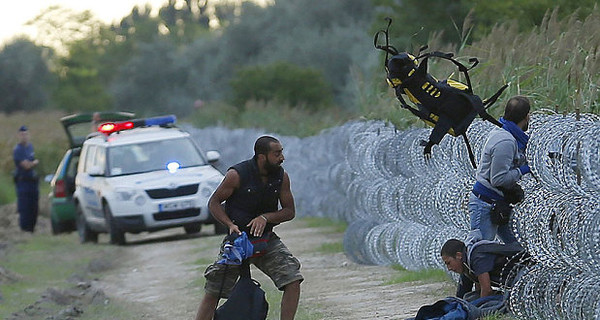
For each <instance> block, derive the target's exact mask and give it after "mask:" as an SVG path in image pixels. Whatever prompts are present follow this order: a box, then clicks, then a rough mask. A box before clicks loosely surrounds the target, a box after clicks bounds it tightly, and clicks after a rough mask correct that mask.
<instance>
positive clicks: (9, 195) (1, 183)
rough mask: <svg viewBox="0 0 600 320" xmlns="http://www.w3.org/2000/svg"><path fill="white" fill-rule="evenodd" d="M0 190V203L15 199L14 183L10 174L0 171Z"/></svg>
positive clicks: (10, 201)
mask: <svg viewBox="0 0 600 320" xmlns="http://www.w3.org/2000/svg"><path fill="white" fill-rule="evenodd" d="M0 190H2V191H0V205H3V204H8V203H12V202H15V201H17V194H16V191H15V183H14V182H13V179H12V176H11V175H10V174H7V173H3V172H0Z"/></svg>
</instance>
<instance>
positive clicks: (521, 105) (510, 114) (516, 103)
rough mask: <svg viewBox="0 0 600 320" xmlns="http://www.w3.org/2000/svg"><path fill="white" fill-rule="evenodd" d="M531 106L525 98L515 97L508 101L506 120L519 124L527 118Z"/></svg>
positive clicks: (505, 113)
mask: <svg viewBox="0 0 600 320" xmlns="http://www.w3.org/2000/svg"><path fill="white" fill-rule="evenodd" d="M530 109H531V104H530V103H529V99H527V97H524V96H514V97H512V98H510V99H509V100H508V102H507V103H506V107H505V108H504V119H506V120H509V121H512V122H514V123H519V122H521V120H523V119H525V117H527V114H528V113H529V110H530Z"/></svg>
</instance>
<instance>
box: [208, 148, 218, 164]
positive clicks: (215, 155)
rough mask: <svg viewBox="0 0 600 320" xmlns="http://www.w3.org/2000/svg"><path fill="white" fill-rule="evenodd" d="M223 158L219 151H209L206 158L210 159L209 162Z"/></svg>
mask: <svg viewBox="0 0 600 320" xmlns="http://www.w3.org/2000/svg"><path fill="white" fill-rule="evenodd" d="M220 158H221V154H220V153H219V151H214V150H213V151H208V152H207V153H206V160H208V162H209V163H213V162H217V161H219V159H220Z"/></svg>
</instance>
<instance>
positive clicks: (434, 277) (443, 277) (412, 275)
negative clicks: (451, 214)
mask: <svg viewBox="0 0 600 320" xmlns="http://www.w3.org/2000/svg"><path fill="white" fill-rule="evenodd" d="M392 269H393V270H395V272H394V273H393V274H392V276H391V278H390V280H388V281H386V282H384V285H390V284H397V283H406V282H415V281H422V282H444V281H448V280H449V279H450V278H449V277H448V275H447V274H446V272H444V271H443V270H440V269H424V270H419V271H409V270H406V269H404V268H403V267H402V266H399V265H394V266H392Z"/></svg>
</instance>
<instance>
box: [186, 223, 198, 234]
mask: <svg viewBox="0 0 600 320" xmlns="http://www.w3.org/2000/svg"><path fill="white" fill-rule="evenodd" d="M183 229H184V230H185V233H187V234H193V233H198V232H200V230H202V224H200V223H194V224H186V225H185V226H183Z"/></svg>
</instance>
